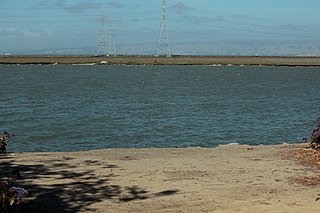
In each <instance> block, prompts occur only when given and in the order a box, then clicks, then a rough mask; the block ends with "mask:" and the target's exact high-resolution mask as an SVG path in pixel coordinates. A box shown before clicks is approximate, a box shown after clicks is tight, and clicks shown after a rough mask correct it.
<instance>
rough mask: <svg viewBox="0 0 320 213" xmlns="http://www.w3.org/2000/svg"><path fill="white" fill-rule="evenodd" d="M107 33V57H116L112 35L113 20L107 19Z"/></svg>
mask: <svg viewBox="0 0 320 213" xmlns="http://www.w3.org/2000/svg"><path fill="white" fill-rule="evenodd" d="M108 26H109V31H108V32H109V33H108V54H107V55H108V56H116V55H117V54H116V42H115V33H114V24H113V20H112V19H111V18H110V19H109V24H108Z"/></svg>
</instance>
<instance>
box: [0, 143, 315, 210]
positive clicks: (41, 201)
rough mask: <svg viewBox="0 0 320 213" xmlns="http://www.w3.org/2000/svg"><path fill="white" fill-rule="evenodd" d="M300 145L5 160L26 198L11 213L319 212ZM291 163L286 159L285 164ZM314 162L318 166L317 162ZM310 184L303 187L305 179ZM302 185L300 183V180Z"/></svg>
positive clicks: (0, 166)
mask: <svg viewBox="0 0 320 213" xmlns="http://www.w3.org/2000/svg"><path fill="white" fill-rule="evenodd" d="M299 150H302V151H303V152H306V153H311V152H312V150H306V149H304V147H302V146H296V145H275V146H254V147H251V146H246V145H227V146H220V147H218V148H211V149H207V148H186V149H180V148H177V149H107V150H97V151H84V152H68V153H67V152H66V153H8V154H7V155H6V156H1V157H0V171H1V173H2V174H5V173H10V172H11V171H12V170H13V169H18V170H19V171H20V174H21V176H22V179H21V180H18V181H17V182H16V184H17V185H19V186H22V187H24V188H25V189H27V190H28V191H29V196H28V198H27V199H26V200H25V202H24V203H23V204H21V205H19V206H17V207H16V209H15V210H16V212H318V211H319V210H320V201H318V199H317V198H320V195H318V194H320V188H319V186H318V184H319V182H320V181H318V182H317V181H315V182H311V183H309V182H306V181H301V180H303V179H308V178H309V179H312V178H313V179H314V178H317V177H320V176H319V175H320V172H319V167H318V165H313V166H310V165H307V164H308V163H306V162H304V164H301V163H299V162H298V161H296V160H294V157H292V156H291V157H290V153H291V155H292V153H293V155H294V156H295V157H296V158H295V159H298V158H299V157H301V156H300V155H301V152H300V151H299ZM288 156H289V157H288ZM317 163H320V162H316V164H317ZM309 179H308V180H309ZM299 180H300V181H299Z"/></svg>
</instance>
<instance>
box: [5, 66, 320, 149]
mask: <svg viewBox="0 0 320 213" xmlns="http://www.w3.org/2000/svg"><path fill="white" fill-rule="evenodd" d="M0 74H1V78H0V85H1V88H0V130H1V129H6V130H8V131H10V132H12V133H14V134H15V135H16V137H15V139H14V140H11V141H10V142H9V145H8V150H9V151H78V150H90V149H101V148H133V147H134V148H137V147H187V146H202V147H215V146H217V145H219V144H228V143H240V144H252V145H253V144H254V145H256V144H265V145H267V144H280V143H293V142H300V141H301V140H302V138H303V137H304V136H309V135H310V133H311V131H312V129H313V127H314V126H315V125H316V120H315V117H316V116H317V115H319V114H320V94H319V91H320V83H319V79H320V69H319V68H295V67H292V68H289V67H210V66H71V65H69V66H62V65H61V66H60V65H57V66H39V65H29V66H19V65H11V66H4V65H2V66H0Z"/></svg>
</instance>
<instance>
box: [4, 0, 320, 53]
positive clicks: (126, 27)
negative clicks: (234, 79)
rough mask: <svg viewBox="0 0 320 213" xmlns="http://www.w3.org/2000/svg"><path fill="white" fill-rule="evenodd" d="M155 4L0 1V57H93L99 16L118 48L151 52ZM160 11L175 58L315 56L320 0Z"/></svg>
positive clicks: (180, 2)
mask: <svg viewBox="0 0 320 213" xmlns="http://www.w3.org/2000/svg"><path fill="white" fill-rule="evenodd" d="M161 3H162V1H161V0H103V1H102V0H90V1H89V0H0V54H5V53H19V52H23V53H27V54H28V53H30V54H31V53H34V52H37V51H38V52H39V53H41V52H45V51H47V52H48V51H49V50H55V51H57V50H65V49H77V48H78V49H81V48H87V49H91V50H90V51H92V52H94V50H95V49H96V46H97V41H98V35H99V34H98V32H99V27H100V15H101V14H104V16H105V19H106V23H105V27H106V30H107V31H108V30H110V28H111V26H113V27H112V28H113V29H114V33H115V42H116V46H117V49H118V50H119V51H122V53H123V54H126V53H134V49H135V48H136V47H138V46H139V45H140V46H141V48H142V47H143V48H145V49H148V51H146V52H150V53H152V51H154V49H155V48H156V42H157V40H158V35H159V28H160V18H161ZM166 9H167V13H166V24H167V31H168V35H169V41H170V47H171V49H172V53H173V54H175V53H176V54H183V53H191V54H192V53H195V54H196V53H207V54H210V50H206V51H204V49H205V48H207V49H209V46H210V45H212V49H213V50H212V53H213V54H219V52H217V51H218V50H219V51H220V52H222V54H224V52H223V50H224V49H228V51H229V52H228V51H226V52H225V54H229V53H230V54H232V53H233V52H232V51H235V52H237V53H239V54H242V53H243V54H254V53H255V51H256V52H257V53H259V51H260V52H263V51H265V52H266V51H269V52H270V47H273V48H274V47H279V44H281V45H280V46H281V50H280V49H279V52H281V53H284V54H285V53H286V51H287V54H291V52H290V51H293V49H294V50H295V51H297V52H298V53H299V50H300V51H302V52H303V53H304V54H307V53H308V49H309V50H310V49H311V50H312V51H310V54H319V55H320V46H319V45H318V43H320V24H319V23H320V1H319V0H167V1H166ZM111 23H112V24H111ZM259 42H262V43H259ZM224 44H225V45H224ZM228 44H229V45H228ZM230 44H232V45H230ZM259 44H263V45H264V46H261V45H259ZM268 44H269V49H268ZM299 45H300V46H299ZM231 46H233V47H231ZM248 46H250V47H251V49H250V48H249V47H248ZM259 46H260V47H259ZM215 47H216V48H215ZM218 47H219V48H218ZM258 47H259V48H260V50H259V49H257V48H258ZM126 48H127V49H126ZM261 48H262V49H263V50H261ZM132 49H133V50H132ZM214 49H215V50H216V51H214ZM298 49H299V50H298ZM318 52H319V53H318ZM273 54H277V53H276V50H274V53H273Z"/></svg>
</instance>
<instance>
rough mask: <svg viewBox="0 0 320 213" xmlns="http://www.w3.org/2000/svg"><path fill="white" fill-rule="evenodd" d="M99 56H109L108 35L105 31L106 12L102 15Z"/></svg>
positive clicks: (98, 47) (98, 46) (98, 45)
mask: <svg viewBox="0 0 320 213" xmlns="http://www.w3.org/2000/svg"><path fill="white" fill-rule="evenodd" d="M97 55H98V56H99V55H103V56H105V55H107V35H106V30H105V19H104V12H103V11H101V15H100V28H99V35H98V44H97Z"/></svg>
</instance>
